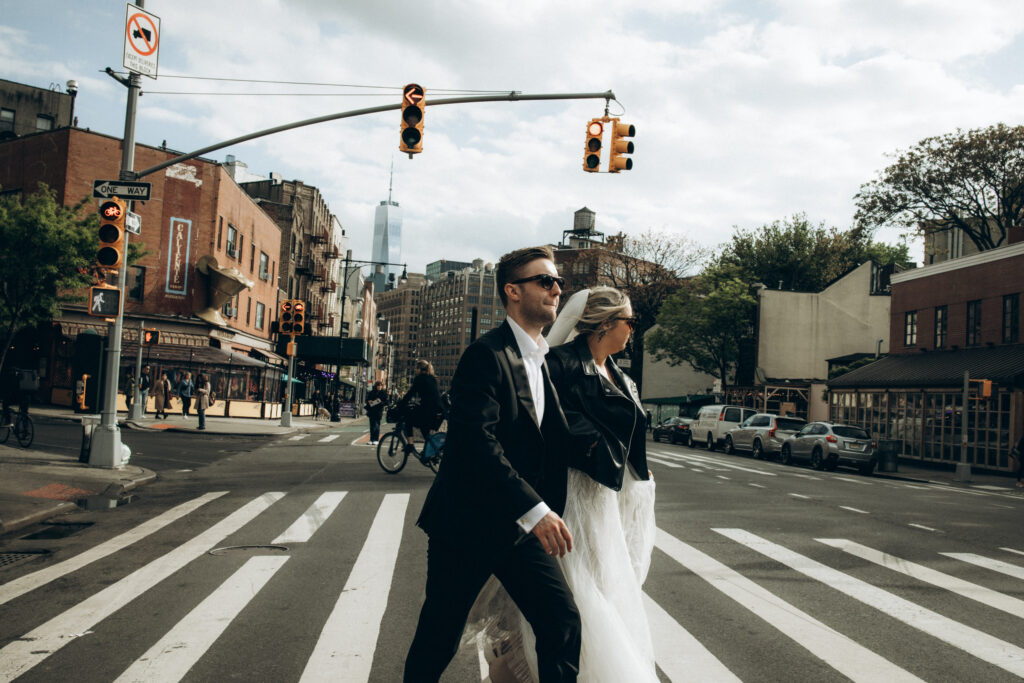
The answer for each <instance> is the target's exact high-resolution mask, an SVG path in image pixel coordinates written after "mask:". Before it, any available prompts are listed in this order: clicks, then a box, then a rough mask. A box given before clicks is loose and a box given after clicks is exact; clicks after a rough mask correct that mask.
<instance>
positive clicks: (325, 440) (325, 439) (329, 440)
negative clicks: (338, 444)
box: [320, 434, 341, 443]
mask: <svg viewBox="0 0 1024 683" xmlns="http://www.w3.org/2000/svg"><path fill="white" fill-rule="evenodd" d="M339 436H341V434H331V435H330V436H325V437H324V438H322V439H320V443H330V442H331V441H334V440H335V439H337V438H338V437H339Z"/></svg>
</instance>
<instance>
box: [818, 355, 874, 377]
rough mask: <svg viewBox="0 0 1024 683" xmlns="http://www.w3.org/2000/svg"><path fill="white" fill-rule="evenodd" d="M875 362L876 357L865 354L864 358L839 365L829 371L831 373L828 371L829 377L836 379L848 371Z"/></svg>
mask: <svg viewBox="0 0 1024 683" xmlns="http://www.w3.org/2000/svg"><path fill="white" fill-rule="evenodd" d="M874 362H875V357H874V356H864V357H863V358H860V359H858V360H855V361H853V362H852V363H848V364H847V365H839V366H837V367H834V368H832V369H831V370H830V371H829V373H828V378H829V379H835V378H836V377H839V376H840V375H845V374H846V373H848V372H850V371H852V370H856V369H857V368H862V367H864V366H865V365H869V364H871V363H874Z"/></svg>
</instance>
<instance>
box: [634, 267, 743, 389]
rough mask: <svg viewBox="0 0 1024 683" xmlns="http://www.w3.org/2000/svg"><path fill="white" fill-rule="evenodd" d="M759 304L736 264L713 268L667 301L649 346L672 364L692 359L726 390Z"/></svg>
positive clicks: (698, 368) (693, 363) (657, 354)
mask: <svg viewBox="0 0 1024 683" xmlns="http://www.w3.org/2000/svg"><path fill="white" fill-rule="evenodd" d="M756 306H757V300H756V299H755V298H754V295H753V293H752V292H751V287H750V285H749V284H748V283H746V282H744V281H743V280H742V279H741V278H740V277H738V270H737V269H735V268H729V267H720V268H718V269H709V270H707V271H705V272H704V273H702V274H701V275H699V276H697V277H695V278H693V279H691V280H689V281H688V282H687V283H686V284H685V285H683V286H682V287H681V288H680V289H679V290H678V291H677V292H676V293H674V294H673V295H672V296H670V297H669V298H668V299H667V300H666V301H665V303H664V305H663V306H662V307H661V312H660V314H659V315H658V320H657V322H658V327H657V328H656V329H655V330H654V331H653V332H651V334H650V335H649V336H648V337H647V343H648V350H649V351H650V352H651V353H652V354H653V355H654V357H655V358H657V359H658V360H665V361H667V362H668V363H669V364H670V365H681V364H682V363H688V364H689V365H690V367H692V368H693V369H694V370H696V371H698V372H704V373H707V374H709V375H712V376H715V377H718V378H719V379H720V380H721V381H722V391H725V389H726V387H727V385H728V377H729V373H730V372H731V371H732V370H733V369H734V368H735V367H736V364H737V363H738V362H739V360H740V351H741V348H742V346H743V345H744V344H745V343H748V342H749V341H750V340H751V339H752V338H753V327H752V325H751V321H752V320H753V314H754V310H755V308H756Z"/></svg>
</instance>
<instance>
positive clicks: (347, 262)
mask: <svg viewBox="0 0 1024 683" xmlns="http://www.w3.org/2000/svg"><path fill="white" fill-rule="evenodd" d="M342 263H343V264H344V267H343V270H342V277H341V316H340V321H339V322H340V324H339V325H338V375H337V378H338V380H339V384H340V379H341V361H342V353H343V349H344V341H345V336H346V335H345V301H346V299H347V298H348V296H347V294H346V292H347V290H348V269H349V267H350V266H352V265H353V264H354V265H356V266H402V275H401V276H400V277H399V278H398V283H399V284H405V282H407V281H408V275H407V268H406V264H404V263H388V262H387V261H360V260H356V259H353V258H352V250H351V249H348V250H346V251H345V258H344V259H343V260H342Z"/></svg>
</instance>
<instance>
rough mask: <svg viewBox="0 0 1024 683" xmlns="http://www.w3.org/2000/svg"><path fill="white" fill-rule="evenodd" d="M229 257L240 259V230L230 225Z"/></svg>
mask: <svg viewBox="0 0 1024 683" xmlns="http://www.w3.org/2000/svg"><path fill="white" fill-rule="evenodd" d="M227 250H228V256H230V257H231V258H235V259H236V258H238V229H237V228H235V226H233V225H231V224H230V223H228V244H227Z"/></svg>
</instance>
